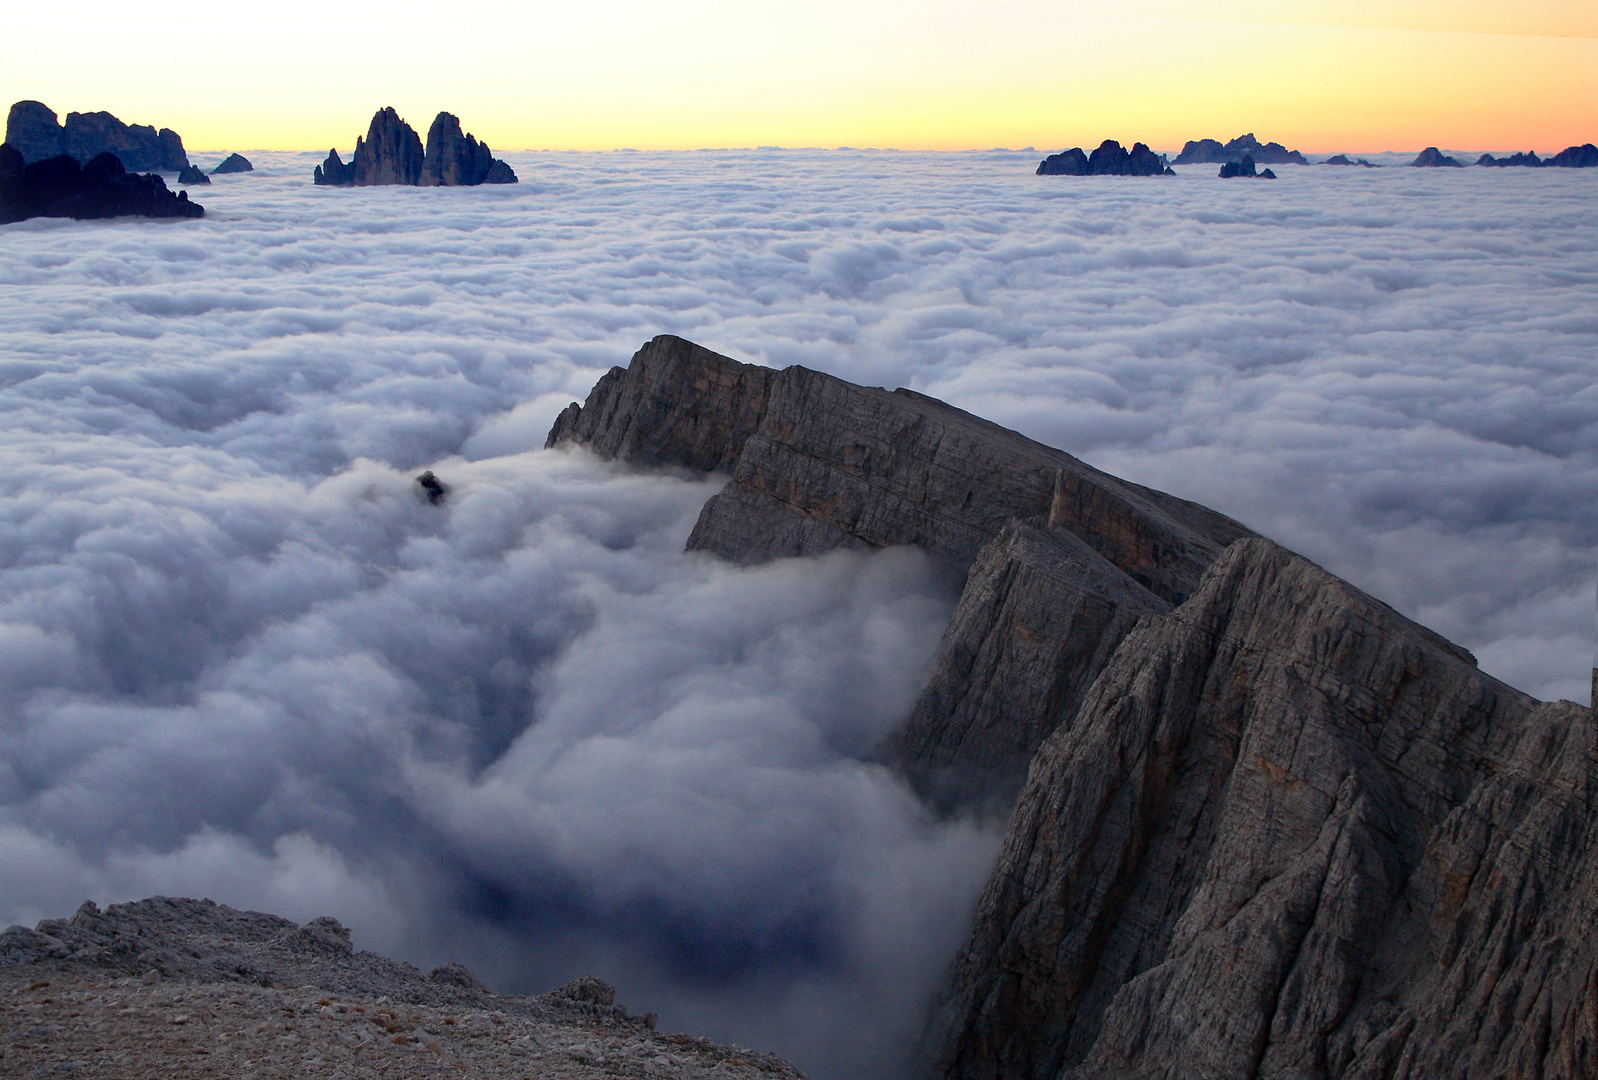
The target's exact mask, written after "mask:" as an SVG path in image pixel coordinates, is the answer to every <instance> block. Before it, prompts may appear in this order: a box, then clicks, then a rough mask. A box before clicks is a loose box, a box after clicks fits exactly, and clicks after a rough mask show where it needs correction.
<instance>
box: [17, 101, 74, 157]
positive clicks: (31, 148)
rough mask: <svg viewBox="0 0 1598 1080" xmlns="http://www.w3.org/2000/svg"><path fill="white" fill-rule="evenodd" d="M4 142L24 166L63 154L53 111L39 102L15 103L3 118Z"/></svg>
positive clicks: (61, 134)
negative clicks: (20, 159) (19, 154)
mask: <svg viewBox="0 0 1598 1080" xmlns="http://www.w3.org/2000/svg"><path fill="white" fill-rule="evenodd" d="M6 142H7V143H9V144H10V145H11V146H12V148H14V149H15V150H17V151H18V152H19V153H21V154H22V158H23V161H24V162H31V161H43V160H45V159H46V158H53V157H58V156H59V155H61V154H64V153H66V152H67V148H66V133H65V132H63V131H62V130H61V125H60V124H59V123H57V122H56V115H55V111H54V110H53V109H51V108H50V107H49V106H47V105H45V104H44V103H43V102H39V101H19V102H17V103H16V104H15V105H13V106H11V112H10V114H9V115H8V116H7V117H6Z"/></svg>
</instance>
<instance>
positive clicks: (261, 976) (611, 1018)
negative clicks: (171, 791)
mask: <svg viewBox="0 0 1598 1080" xmlns="http://www.w3.org/2000/svg"><path fill="white" fill-rule="evenodd" d="M311 976H320V977H319V978H316V977H311ZM0 1032H3V1033H4V1035H3V1039H0V1076H6V1077H13V1076H16V1077H26V1076H57V1075H65V1076H74V1077H106V1078H118V1080H140V1078H146V1077H148V1078H151V1080H155V1078H162V1080H165V1078H186V1077H229V1078H234V1080H266V1078H269V1077H288V1076H294V1077H303V1076H316V1077H326V1078H329V1080H342V1078H346V1077H413V1076H416V1077H420V1076H437V1075H463V1076H464V1075H469V1076H474V1077H479V1076H480V1077H529V1078H539V1080H543V1078H551V1080H553V1078H571V1080H589V1078H598V1077H623V1076H626V1077H652V1076H662V1077H712V1076H713V1077H716V1078H718V1080H720V1078H729V1080H730V1078H750V1080H755V1078H773V1080H775V1078H782V1080H803V1074H801V1073H800V1072H799V1071H798V1070H796V1069H794V1068H793V1067H792V1066H790V1065H788V1064H787V1063H786V1062H784V1061H782V1060H781V1059H779V1058H776V1057H772V1056H770V1055H766V1054H760V1053H756V1052H754V1051H750V1050H744V1049H740V1048H738V1047H731V1046H722V1045H717V1044H715V1043H712V1042H710V1041H708V1040H705V1039H696V1038H692V1037H690V1036H687V1035H677V1034H666V1033H661V1032H657V1031H655V1030H654V1016H653V1015H652V1014H651V1015H646V1016H643V1017H634V1016H630V1015H629V1014H628V1012H627V1010H626V1009H625V1008H623V1007H622V1006H620V1005H618V1004H616V1002H615V990H614V989H613V988H612V987H611V986H609V984H607V983H604V982H602V981H600V980H598V979H592V978H588V979H579V980H576V981H575V982H573V983H570V984H568V985H567V986H564V987H561V988H560V989H558V990H555V991H551V992H550V993H548V994H540V995H536V996H521V995H510V994H494V993H491V992H489V991H488V990H487V989H486V988H484V987H483V986H482V984H481V983H479V982H478V981H477V980H476V979H475V978H474V977H473V976H472V974H471V973H470V972H469V971H467V970H466V969H465V968H463V967H461V966H460V965H458V964H448V965H442V966H440V967H438V968H435V969H434V970H433V971H432V972H431V973H428V974H425V975H424V974H423V973H422V971H421V970H420V969H418V968H416V967H413V966H412V965H409V964H400V963H396V962H395V961H392V960H389V959H387V958H386V957H381V956H377V955H375V954H373V953H358V952H354V951H353V950H352V949H350V948H349V944H348V931H346V930H344V928H343V927H342V926H340V925H339V924H338V923H337V922H336V921H334V920H332V919H317V920H313V921H312V922H310V923H307V924H305V925H304V926H296V925H295V924H293V923H292V922H289V921H288V920H286V919H279V918H277V917H276V916H272V915H262V914H259V913H256V912H241V911H235V910H233V909H232V908H227V907H223V906H221V905H217V904H213V903H211V902H210V901H203V900H175V899H168V898H164V897H158V898H155V899H151V900H141V901H139V902H137V903H134V904H122V905H113V906H111V907H109V908H107V909H106V910H105V911H104V912H101V911H99V910H98V909H96V908H95V907H94V906H93V905H91V904H85V905H84V906H83V907H82V908H80V909H79V910H78V913H77V914H76V915H74V916H73V918H72V919H70V920H64V919H63V920H47V921H45V922H42V923H40V924H39V926H38V928H37V929H35V930H28V929H26V928H24V927H18V926H14V927H11V928H10V929H8V930H6V931H5V932H4V934H0Z"/></svg>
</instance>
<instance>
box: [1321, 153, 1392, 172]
mask: <svg viewBox="0 0 1598 1080" xmlns="http://www.w3.org/2000/svg"><path fill="white" fill-rule="evenodd" d="M1321 164H1322V165H1360V166H1363V167H1364V168H1367V169H1379V168H1381V166H1379V165H1373V164H1372V163H1371V162H1369V161H1366V160H1365V159H1364V158H1353V159H1350V158H1349V156H1348V155H1347V154H1333V155H1332V156H1331V157H1329V158H1327V159H1326V160H1325V161H1323V162H1321Z"/></svg>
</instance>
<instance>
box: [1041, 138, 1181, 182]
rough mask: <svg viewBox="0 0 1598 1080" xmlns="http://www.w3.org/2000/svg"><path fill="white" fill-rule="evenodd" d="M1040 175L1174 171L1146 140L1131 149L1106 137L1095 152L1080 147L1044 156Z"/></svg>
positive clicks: (1150, 174) (1148, 174)
mask: <svg viewBox="0 0 1598 1080" xmlns="http://www.w3.org/2000/svg"><path fill="white" fill-rule="evenodd" d="M1037 175H1038V176H1165V175H1175V174H1174V173H1172V172H1171V170H1170V169H1169V168H1168V167H1167V166H1166V164H1165V159H1164V158H1163V157H1161V156H1160V155H1158V154H1156V153H1155V152H1154V151H1152V150H1150V149H1149V148H1148V146H1147V145H1146V144H1144V143H1135V144H1134V145H1133V146H1132V149H1131V151H1130V152H1129V151H1127V150H1125V149H1123V148H1122V147H1121V144H1120V143H1119V142H1117V141H1116V140H1114V139H1105V140H1104V141H1103V142H1102V143H1100V144H1099V148H1098V149H1097V150H1095V151H1093V154H1092V156H1091V157H1090V156H1088V155H1086V154H1084V153H1083V152H1082V149H1081V148H1080V147H1073V148H1072V149H1070V150H1065V151H1062V152H1061V153H1058V154H1054V155H1051V156H1050V157H1047V158H1044V159H1043V161H1042V163H1041V164H1039V165H1038V169H1037Z"/></svg>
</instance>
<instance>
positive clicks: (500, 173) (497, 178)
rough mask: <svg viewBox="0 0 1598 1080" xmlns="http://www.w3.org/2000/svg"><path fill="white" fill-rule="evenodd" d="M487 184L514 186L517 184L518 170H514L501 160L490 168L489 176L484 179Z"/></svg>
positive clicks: (497, 159) (495, 160) (496, 159)
mask: <svg viewBox="0 0 1598 1080" xmlns="http://www.w3.org/2000/svg"><path fill="white" fill-rule="evenodd" d="M483 183H485V184H514V183H516V170H515V169H512V168H511V167H510V166H509V165H507V164H506V163H505V162H503V161H501V160H500V159H499V158H495V159H494V162H493V164H491V165H490V166H489V167H488V175H487V176H485V177H483Z"/></svg>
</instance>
